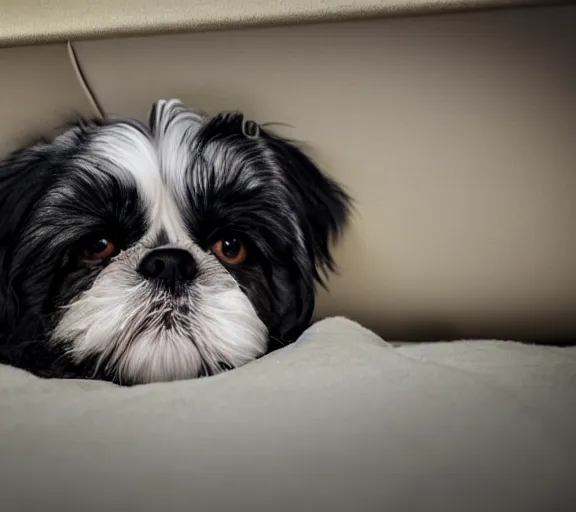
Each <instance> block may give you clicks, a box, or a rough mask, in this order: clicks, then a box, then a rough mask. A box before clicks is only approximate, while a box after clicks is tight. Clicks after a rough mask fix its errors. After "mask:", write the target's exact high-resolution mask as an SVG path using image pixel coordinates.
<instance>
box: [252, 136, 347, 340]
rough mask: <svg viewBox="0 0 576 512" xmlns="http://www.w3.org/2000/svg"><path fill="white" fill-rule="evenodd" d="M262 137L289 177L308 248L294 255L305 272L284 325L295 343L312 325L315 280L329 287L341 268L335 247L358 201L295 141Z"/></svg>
mask: <svg viewBox="0 0 576 512" xmlns="http://www.w3.org/2000/svg"><path fill="white" fill-rule="evenodd" d="M260 137H261V138H262V140H264V141H265V143H266V146H267V148H268V150H269V153H270V155H271V156H273V158H274V160H275V163H276V165H278V166H279V167H280V168H281V169H282V171H283V176H284V178H285V179H286V180H287V184H288V188H289V192H290V194H291V200H292V204H293V205H294V209H293V212H294V214H295V215H296V216H297V217H298V226H299V229H300V231H301V233H300V234H301V238H302V244H303V250H302V251H301V252H300V254H298V253H295V258H294V259H295V261H294V263H295V265H296V267H297V269H296V271H297V272H298V273H299V275H296V276H294V281H293V282H294V283H295V286H296V293H295V295H294V296H293V307H292V309H291V310H290V311H288V312H286V313H285V314H284V315H283V316H284V319H283V321H282V324H281V325H280V326H278V328H279V331H280V336H282V340H284V341H286V342H290V341H294V339H295V338H296V337H298V336H299V335H300V334H301V333H302V331H304V330H305V329H306V328H307V327H308V326H309V325H310V322H311V320H312V315H313V312H314V306H315V283H320V284H321V285H323V286H324V285H325V278H326V277H327V275H328V274H329V273H330V272H334V271H335V270H336V266H335V263H334V259H333V257H332V252H331V247H332V244H333V243H334V242H335V241H336V240H337V238H338V237H339V235H340V234H341V232H342V231H343V229H344V228H345V226H346V224H347V221H348V218H349V216H350V212H351V204H352V201H351V199H350V196H349V195H348V194H347V193H346V192H345V191H344V189H343V188H342V187H341V186H340V185H339V184H338V183H336V181H334V180H333V179H331V178H330V177H328V176H327V175H326V174H324V173H323V172H322V171H321V170H320V169H319V168H318V166H317V165H316V164H315V163H314V162H313V161H312V159H311V158H309V157H308V156H307V155H305V154H304V152H303V151H302V150H300V149H299V148H298V147H297V146H296V145H295V144H293V143H292V142H290V141H287V140H285V139H282V138H280V137H278V136H276V135H274V134H271V133H270V132H268V131H264V130H261V132H260Z"/></svg>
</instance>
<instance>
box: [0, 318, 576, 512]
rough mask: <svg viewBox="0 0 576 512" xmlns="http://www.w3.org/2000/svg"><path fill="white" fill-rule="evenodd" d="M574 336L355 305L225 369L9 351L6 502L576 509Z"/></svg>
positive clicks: (4, 417)
mask: <svg viewBox="0 0 576 512" xmlns="http://www.w3.org/2000/svg"><path fill="white" fill-rule="evenodd" d="M574 475H576V348H570V347H568V348H556V347H550V346H535V345H527V344H521V343H516V342H510V341H491V340H475V341H459V342H450V343H448V342H436V343H419V344H405V345H400V346H396V345H394V344H391V343H387V342H385V341H383V340H382V339H381V338H379V337H378V336H377V335H375V334H374V333H372V332H370V331H368V330H366V329H364V328H362V327H361V326H359V325H357V324H355V323H354V322H352V321H350V320H346V319H344V318H331V319H327V320H324V321H321V322H319V323H317V324H316V325H314V326H312V327H311V328H310V329H308V330H307V331H306V332H305V333H304V334H303V335H302V336H301V338H300V339H299V340H298V341H297V342H296V343H294V344H293V345H290V346H288V347H285V348H283V349H281V350H279V351H276V352H274V353H271V354H269V355H267V356H266V357H263V358H261V359H259V360H257V361H255V362H253V363H250V364H248V365H246V366H244V367H241V368H238V369H236V370H234V371H231V372H227V373H223V374H220V375H217V376H214V377H209V378H204V379H198V380H190V381H179V382H171V383H159V384H151V385H144V386H135V387H130V388H127V387H119V386H116V385H114V384H111V383H105V382H98V381H80V380H46V379H39V378H37V377H34V376H32V375H30V374H28V373H26V372H24V371H21V370H18V369H15V368H11V367H7V366H0V510H2V511H5V512H9V511H23V510H59V511H68V510H70V511H79V510H82V511H91V510H99V511H100V510H116V509H118V510H119V509H125V510H132V509H134V510H140V511H148V510H150V511H159V510H169V511H179V510H183V511H184V510H186V511H189V510H198V511H204V510H206V511H212V510H214V511H216V510H218V511H221V510H227V509H230V508H232V507H233V509H234V510H241V509H243V508H248V507H249V508H250V509H251V510H274V511H278V510H280V511H283V510H287V511H288V510H290V511H292V510H331V511H339V510H343V511H344V510H346V511H350V510H355V511H356V510H357V511H363V510H366V511H368V510H374V511H382V510H392V511H396V510H397V511H404V510H405V511H419V510H444V511H447V510H448V511H449V510H454V511H464V510H466V511H474V510H479V511H480V510H482V511H506V512H511V511H531V510H534V511H542V510H555V511H560V510H566V511H574V510H576V490H575V486H574V482H573V481H574Z"/></svg>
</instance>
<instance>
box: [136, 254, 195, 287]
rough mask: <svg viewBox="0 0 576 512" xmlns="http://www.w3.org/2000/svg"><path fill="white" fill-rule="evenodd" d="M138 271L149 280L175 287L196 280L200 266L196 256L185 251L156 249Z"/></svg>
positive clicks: (145, 259)
mask: <svg viewBox="0 0 576 512" xmlns="http://www.w3.org/2000/svg"><path fill="white" fill-rule="evenodd" d="M138 271H139V272H140V274H142V275H143V276H144V277H146V278H147V279H158V280H160V281H165V282H166V283H168V284H171V285H175V284H176V283H180V282H183V281H191V280H192V279H194V277H196V274H197V273H198V266H197V265H196V260H194V256H192V255H191V254H190V253H189V252H188V251H185V250H184V249H156V250H154V251H152V252H150V253H148V255H147V256H146V257H145V258H144V259H143V260H142V261H141V262H140V267H139V268H138Z"/></svg>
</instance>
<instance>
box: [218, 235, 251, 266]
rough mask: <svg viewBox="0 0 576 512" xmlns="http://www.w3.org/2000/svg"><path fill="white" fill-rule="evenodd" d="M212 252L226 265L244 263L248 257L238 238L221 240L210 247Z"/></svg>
mask: <svg viewBox="0 0 576 512" xmlns="http://www.w3.org/2000/svg"><path fill="white" fill-rule="evenodd" d="M212 252H213V253H214V255H215V256H216V257H217V258H218V259H219V260H220V261H222V262H224V263H227V264H228V265H239V264H240V263H244V262H245V261H246V258H247V257H248V253H247V251H246V247H245V246H244V243H243V242H242V240H240V239H239V238H235V237H233V236H228V237H225V238H221V239H220V240H218V241H217V242H216V243H215V244H214V245H212Z"/></svg>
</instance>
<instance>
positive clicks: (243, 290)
mask: <svg viewBox="0 0 576 512" xmlns="http://www.w3.org/2000/svg"><path fill="white" fill-rule="evenodd" d="M348 211H349V198H348V196H347V195H346V193H345V192H344V191H343V190H342V189H341V188H340V187H339V186H338V185H337V184H336V183H335V182H334V181H332V180H331V179H329V178H328V177H327V176H325V175H324V174H323V173H322V172H321V171H320V170H319V169H318V168H317V167H316V166H315V165H314V164H313V163H312V162H311V160H310V159H309V158H307V157H306V156H305V155H304V154H303V153H302V152H301V151H300V150H299V149H297V147H296V146H295V145H293V144H292V143H290V142H288V141H286V140H283V139H281V138H279V137H277V136H275V135H273V134H272V133H270V132H268V131H267V130H265V129H263V128H262V127H260V126H258V125H257V124H255V123H253V122H247V121H246V120H245V119H244V117H243V116H242V115H241V114H221V115H217V116H214V117H210V116H207V115H205V114H204V113H201V112H196V111H193V110H190V109H188V108H186V107H185V106H184V105H183V104H182V103H180V102H179V101H177V100H170V101H159V102H157V103H156V104H155V105H154V106H153V108H152V110H151V113H150V116H149V120H148V123H139V122H137V121H134V120H128V119H123V120H109V121H104V122H101V121H100V122H82V123H77V124H75V125H74V126H72V127H71V128H70V129H69V130H68V131H67V132H65V133H64V134H63V135H61V136H59V137H57V138H55V139H54V140H51V141H42V142H38V143H36V144H34V145H32V146H30V147H27V148H25V149H22V150H20V151H18V152H15V153H14V154H12V155H10V156H9V157H8V158H7V159H5V160H4V161H2V162H0V362H5V363H6V362H7V363H9V364H13V365H16V366H19V367H22V368H24V369H26V370H29V371H31V372H34V373H36V374H38V375H41V376H45V377H74V378H99V379H108V380H113V381H115V382H119V383H122V384H135V383H146V382H154V381H165V380H174V379H184V378H195V377H200V376H206V375H212V374H215V373H218V372H220V371H222V370H225V369H230V368H234V367H237V366H240V365H242V364H245V363H246V362H248V361H250V360H253V359H255V358H257V357H259V356H261V355H262V354H264V353H266V352H267V351H270V350H273V349H275V348H278V347H279V346H282V345H285V344H288V343H290V342H292V341H294V340H295V338H296V337H297V336H298V335H299V334H300V333H301V332H302V331H303V330H304V329H305V328H306V327H307V326H308V325H309V322H310V320H311V315H312V311H313V308H314V288H315V284H316V283H321V282H322V278H323V276H324V274H325V273H326V272H328V271H331V270H333V267H334V264H333V260H332V257H331V254H330V241H331V238H332V237H333V236H334V235H337V234H338V233H339V232H340V231H341V229H342V227H343V226H344V224H345V221H346V219H347V216H348ZM100 239H103V240H106V241H110V242H113V244H114V247H115V249H116V250H115V251H114V253H113V254H111V255H110V256H109V257H106V258H102V259H101V260H98V261H86V259H85V258H84V259H83V258H82V255H83V254H85V251H86V247H92V246H91V245H90V244H91V243H93V242H94V240H96V241H98V240H100ZM219 241H220V242H221V241H224V243H226V244H240V245H241V246H242V248H243V251H245V254H246V255H247V256H246V258H245V260H243V261H241V262H240V263H239V264H231V263H230V261H228V260H223V259H222V258H220V257H219V256H218V254H217V253H216V252H215V251H214V247H216V245H215V244H216V243H218V242H219ZM230 241H231V242H230ZM111 247H112V246H111ZM147 258H148V264H147V265H148V266H147V267H145V266H144V263H143V262H144V261H145V260H146V259H147ZM171 258H172V259H171ZM174 258H175V259H174ZM155 265H160V266H161V267H162V268H164V266H166V269H165V270H166V272H168V273H166V272H164V273H163V274H162V275H156V274H158V272H156V274H155V273H154V272H155V270H154V269H155V268H156V267H155ZM183 265H184V266H186V268H185V269H184V267H183ZM146 268H147V269H148V270H146ZM150 268H151V269H152V270H150Z"/></svg>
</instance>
